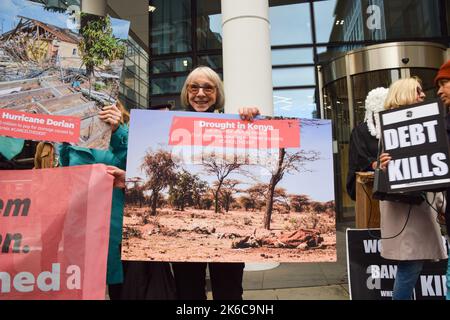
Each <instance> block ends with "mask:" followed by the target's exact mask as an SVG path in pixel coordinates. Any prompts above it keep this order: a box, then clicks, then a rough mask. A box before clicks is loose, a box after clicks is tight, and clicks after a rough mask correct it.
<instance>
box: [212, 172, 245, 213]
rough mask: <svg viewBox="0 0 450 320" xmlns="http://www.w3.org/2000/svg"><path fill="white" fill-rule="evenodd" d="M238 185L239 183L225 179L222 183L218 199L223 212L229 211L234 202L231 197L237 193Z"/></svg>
mask: <svg viewBox="0 0 450 320" xmlns="http://www.w3.org/2000/svg"><path fill="white" fill-rule="evenodd" d="M216 183H217V182H216ZM240 183H241V181H239V180H235V179H227V180H224V181H223V184H222V189H221V191H220V198H221V202H222V206H223V208H224V209H225V212H228V211H229V210H230V204H231V203H232V202H233V200H234V199H233V195H234V194H235V193H237V192H238V191H239V190H238V189H237V188H236V186H237V185H239V184H240Z"/></svg>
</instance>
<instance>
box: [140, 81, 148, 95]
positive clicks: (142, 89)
mask: <svg viewBox="0 0 450 320" xmlns="http://www.w3.org/2000/svg"><path fill="white" fill-rule="evenodd" d="M139 94H140V95H142V96H144V97H146V96H147V95H148V84H147V83H144V82H142V81H139Z"/></svg>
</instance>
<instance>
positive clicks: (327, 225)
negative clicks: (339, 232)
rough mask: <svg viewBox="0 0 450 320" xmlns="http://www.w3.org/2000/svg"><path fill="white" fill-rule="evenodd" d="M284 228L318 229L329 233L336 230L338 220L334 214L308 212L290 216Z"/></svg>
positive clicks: (322, 232)
mask: <svg viewBox="0 0 450 320" xmlns="http://www.w3.org/2000/svg"><path fill="white" fill-rule="evenodd" d="M284 229H285V230H288V231H293V230H298V229H311V230H316V231H318V232H319V233H320V234H327V233H332V232H335V231H336V222H335V219H334V215H332V216H330V215H322V214H317V213H315V212H307V213H304V214H300V215H298V217H295V218H294V217H293V218H290V219H289V221H288V222H287V223H286V224H285V225H284Z"/></svg>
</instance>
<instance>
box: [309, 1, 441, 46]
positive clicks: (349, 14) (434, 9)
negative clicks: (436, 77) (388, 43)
mask: <svg viewBox="0 0 450 320" xmlns="http://www.w3.org/2000/svg"><path fill="white" fill-rule="evenodd" d="M326 2H328V1H326ZM439 2H440V1H439V0H390V1H381V0H377V1H371V0H355V1H348V0H345V1H344V0H338V1H337V2H336V7H335V10H334V13H333V15H332V16H333V25H332V30H331V33H330V36H329V40H330V41H332V42H335V41H362V40H389V39H398V38H411V39H416V38H423V37H438V36H440V35H441V34H440V33H441V32H440V30H441V26H440V15H439V10H440V9H439ZM316 7H317V9H318V10H319V11H320V10H323V11H322V12H323V13H324V14H328V15H329V13H330V10H329V7H328V8H327V4H326V3H322V2H317V3H315V8H316ZM424 17H426V18H424ZM323 32H325V30H323ZM321 38H322V39H323V40H325V41H326V39H325V38H326V36H325V35H324V34H321Z"/></svg>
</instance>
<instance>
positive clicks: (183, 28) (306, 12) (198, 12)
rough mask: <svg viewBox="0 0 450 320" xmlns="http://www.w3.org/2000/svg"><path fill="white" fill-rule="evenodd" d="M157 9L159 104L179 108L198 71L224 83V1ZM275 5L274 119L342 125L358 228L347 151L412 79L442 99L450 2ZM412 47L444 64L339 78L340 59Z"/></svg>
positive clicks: (154, 43)
mask: <svg viewBox="0 0 450 320" xmlns="http://www.w3.org/2000/svg"><path fill="white" fill-rule="evenodd" d="M149 5H151V6H153V7H155V8H156V10H154V11H153V12H152V13H150V30H149V31H150V52H151V53H150V54H151V62H150V72H149V76H150V100H151V103H152V104H163V103H170V104H172V105H173V107H174V109H180V108H181V105H180V102H179V93H180V91H181V87H182V85H183V82H184V80H185V78H186V76H187V75H188V73H189V72H190V70H192V69H193V67H195V66H197V65H208V66H210V67H211V68H213V69H214V70H216V71H217V72H218V73H219V74H223V67H222V50H221V49H222V36H221V35H222V29H221V18H222V17H221V1H220V0H149ZM269 6H270V7H269V20H270V26H271V30H270V32H271V49H272V79H273V102H274V115H279V116H291V117H302V118H312V117H323V118H328V119H332V120H333V140H334V143H333V147H334V148H333V149H334V156H335V159H334V160H335V161H334V163H335V188H336V205H337V208H336V209H337V216H338V221H339V220H341V221H343V220H346V219H347V218H350V219H353V218H354V203H353V202H352V201H351V200H350V198H349V197H348V196H347V194H346V192H345V177H346V174H347V167H348V143H349V138H350V133H351V130H352V128H353V127H354V126H355V125H356V124H358V123H359V122H361V121H363V118H364V105H363V103H364V100H365V96H366V95H367V93H368V92H369V91H370V90H371V89H373V88H375V87H377V86H385V87H388V86H389V84H390V83H391V82H392V81H394V80H396V79H398V78H400V77H404V76H409V75H417V76H419V77H421V78H422V80H423V81H424V87H425V90H426V92H427V94H428V97H429V98H433V97H435V96H436V95H435V89H434V87H433V83H432V78H433V75H434V73H435V71H436V69H437V67H438V66H439V65H440V64H441V63H442V62H443V61H444V60H445V56H446V53H445V51H446V49H447V48H448V47H449V43H450V37H449V34H450V20H449V18H450V0H317V1H298V0H297V1H294V0H269ZM411 41H413V42H417V41H420V42H422V43H423V46H426V44H427V43H429V44H433V45H438V46H441V48H440V49H439V50H441V51H442V52H443V53H442V57H440V58H437V59H434V60H436V61H434V63H432V64H431V65H430V66H425V67H424V66H423V65H421V64H419V67H416V68H415V67H414V66H413V65H412V66H411V67H409V66H408V67H409V68H408V69H407V70H405V68H402V66H399V67H389V66H387V67H380V68H379V69H378V70H372V69H373V68H371V67H370V66H369V67H368V68H367V70H364V69H363V70H361V71H358V72H357V73H355V74H351V75H350V74H349V72H350V73H351V70H352V68H351V66H348V65H346V64H345V63H346V62H345V61H344V62H342V61H341V62H340V63H341V64H342V63H343V66H342V68H343V69H344V73H342V75H341V76H336V70H334V68H335V65H334V64H335V62H336V61H337V60H336V59H339V57H341V58H342V59H344V60H345V59H347V58H345V55H346V54H348V53H349V52H354V51H355V50H364V49H365V48H370V47H371V46H373V45H377V44H384V43H394V42H396V43H408V42H411ZM386 58H387V59H389V56H387V57H386ZM342 59H341V60H342ZM347 62H348V61H347ZM375 69H376V68H375Z"/></svg>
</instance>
